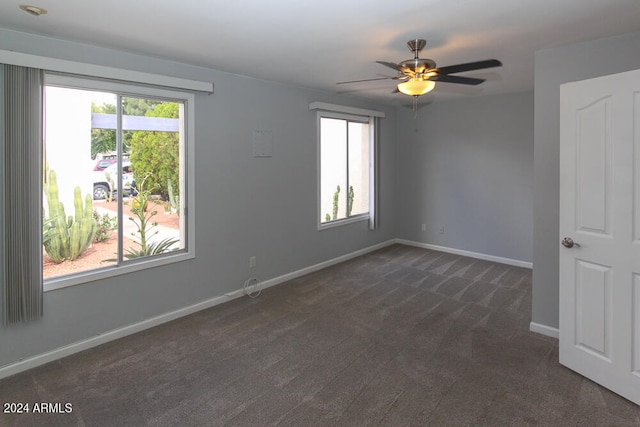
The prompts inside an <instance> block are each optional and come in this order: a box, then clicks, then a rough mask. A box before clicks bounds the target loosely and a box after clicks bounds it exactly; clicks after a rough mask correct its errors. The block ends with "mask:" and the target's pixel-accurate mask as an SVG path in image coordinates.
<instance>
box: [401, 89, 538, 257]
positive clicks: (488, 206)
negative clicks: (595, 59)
mask: <svg viewBox="0 0 640 427" xmlns="http://www.w3.org/2000/svg"><path fill="white" fill-rule="evenodd" d="M398 165H402V166H401V167H398V186H397V190H398V196H397V197H398V213H397V216H398V220H399V223H398V232H399V236H400V237H402V238H405V239H410V240H415V241H418V242H424V243H430V244H435V245H440V246H445V247H449V248H455V249H461V250H466V251H472V252H478V253H482V254H487V255H493V256H498V257H504V258H510V259H515V260H519V261H525V262H531V260H532V254H533V228H532V217H533V93H531V92H526V93H515V94H507V95H495V96H483V97H477V98H468V99H463V100H456V101H448V102H441V101H438V102H437V103H434V104H431V105H427V106H425V107H423V108H421V109H420V110H419V113H418V117H417V118H416V119H414V118H413V114H412V112H411V111H409V110H405V111H403V112H402V113H399V114H398ZM421 224H426V231H424V232H423V231H421ZM441 227H444V233H442V234H441V233H440V228H441Z"/></svg>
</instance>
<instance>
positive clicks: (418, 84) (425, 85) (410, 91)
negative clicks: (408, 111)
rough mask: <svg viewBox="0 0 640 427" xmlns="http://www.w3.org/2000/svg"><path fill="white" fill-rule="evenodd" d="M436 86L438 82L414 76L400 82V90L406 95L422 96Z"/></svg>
mask: <svg viewBox="0 0 640 427" xmlns="http://www.w3.org/2000/svg"><path fill="white" fill-rule="evenodd" d="M434 87H436V83H435V82H432V81H430V80H422V79H416V78H412V79H410V80H408V81H406V82H403V83H398V90H399V91H400V92H402V93H404V94H405V95H409V96H420V95H424V94H427V93H429V92H431V91H432V90H433V88H434Z"/></svg>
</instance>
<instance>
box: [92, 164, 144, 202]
mask: <svg viewBox="0 0 640 427" xmlns="http://www.w3.org/2000/svg"><path fill="white" fill-rule="evenodd" d="M117 171H118V164H117V163H115V164H113V165H111V166H109V167H107V168H105V169H104V170H101V171H96V172H93V200H103V199H106V198H107V197H108V196H109V193H110V192H111V191H113V193H112V197H115V196H116V194H118V174H117ZM107 177H109V178H110V180H111V181H113V188H111V182H110V180H109V179H107ZM122 185H123V188H124V193H123V194H124V195H129V194H131V195H133V196H135V195H136V194H137V191H136V190H135V181H134V180H133V172H132V170H131V162H129V161H123V162H122Z"/></svg>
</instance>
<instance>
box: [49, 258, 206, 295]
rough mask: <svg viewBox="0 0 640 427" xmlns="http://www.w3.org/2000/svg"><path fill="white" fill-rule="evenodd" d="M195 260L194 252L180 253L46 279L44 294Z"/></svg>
mask: <svg viewBox="0 0 640 427" xmlns="http://www.w3.org/2000/svg"><path fill="white" fill-rule="evenodd" d="M193 258H195V254H193V253H192V252H179V253H176V254H167V255H156V256H155V257H154V258H152V259H148V260H141V261H139V262H135V263H127V264H123V265H120V266H110V267H105V268H102V269H97V270H90V271H86V272H81V273H75V274H72V275H68V276H60V277H55V278H52V279H46V280H45V282H44V286H43V290H44V292H48V291H53V290H56V289H62V288H67V287H69V286H75V285H83V284H86V283H90V282H95V281H97V280H103V279H108V278H111V277H117V276H121V275H123V274H128V273H133V272H135V271H140V270H146V269H149V268H154V267H159V266H162V265H167V264H173V263H176V262H181V261H186V260H188V259H193Z"/></svg>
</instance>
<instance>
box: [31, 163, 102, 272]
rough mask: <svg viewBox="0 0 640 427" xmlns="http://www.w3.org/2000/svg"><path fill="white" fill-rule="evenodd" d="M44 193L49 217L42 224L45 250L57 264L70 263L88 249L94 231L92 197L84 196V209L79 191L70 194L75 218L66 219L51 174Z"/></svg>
mask: <svg viewBox="0 0 640 427" xmlns="http://www.w3.org/2000/svg"><path fill="white" fill-rule="evenodd" d="M44 193H45V196H46V198H47V203H48V206H49V212H48V214H49V217H48V218H45V219H44V221H43V225H44V230H43V238H42V241H43V246H44V250H45V252H46V253H47V255H48V256H49V258H51V260H52V261H53V262H55V263H57V264H59V263H61V262H62V261H64V260H67V259H68V260H71V261H73V260H75V259H77V258H78V257H79V256H80V255H82V253H83V252H84V251H85V250H86V249H87V248H88V247H89V245H90V244H91V240H92V239H93V235H94V233H95V230H96V222H95V220H94V219H93V201H92V200H91V196H90V195H87V196H86V198H85V202H84V206H83V203H82V195H81V193H80V187H76V188H75V189H74V190H73V196H74V199H73V206H74V210H75V217H72V216H69V217H68V218H67V216H66V214H65V212H64V205H63V204H62V203H61V202H60V200H59V196H58V194H59V193H58V182H57V179H56V173H55V172H54V171H53V170H52V171H49V182H48V183H45V184H44Z"/></svg>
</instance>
